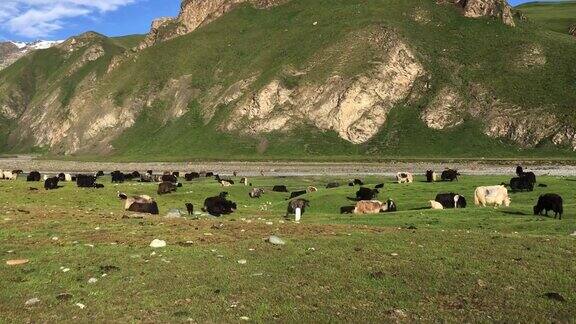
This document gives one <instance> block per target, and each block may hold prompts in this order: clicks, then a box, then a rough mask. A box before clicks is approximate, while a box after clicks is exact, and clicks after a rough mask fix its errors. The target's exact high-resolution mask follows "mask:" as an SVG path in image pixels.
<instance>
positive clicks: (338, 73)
mask: <svg viewBox="0 0 576 324" xmlns="http://www.w3.org/2000/svg"><path fill="white" fill-rule="evenodd" d="M516 23H517V27H515V28H512V27H509V26H506V25H504V24H502V23H501V22H500V21H499V20H498V19H493V18H480V19H471V18H466V17H463V16H462V15H461V11H460V10H459V9H458V8H455V7H454V6H453V5H448V4H446V5H439V4H436V2H435V1H427V0H426V1H425V0H330V1H328V0H318V1H310V0H292V1H289V2H288V3H287V4H283V5H280V6H277V7H274V8H270V9H256V8H253V7H252V6H250V5H241V6H239V7H237V8H236V9H235V10H233V11H232V12H229V13H227V14H226V15H224V16H223V17H221V18H220V19H217V20H216V21H214V22H212V23H210V24H205V25H203V26H202V27H200V28H199V29H197V30H196V31H194V32H191V33H189V34H186V35H184V36H180V37H177V38H174V39H171V40H168V41H165V42H161V43H158V44H156V45H154V46H151V47H148V48H146V49H144V50H141V51H136V52H134V51H132V50H131V49H130V48H132V47H133V46H134V45H135V44H136V43H137V42H139V41H140V39H138V38H136V39H135V38H133V37H132V38H128V39H118V38H115V39H110V38H106V37H104V36H102V35H98V34H93V33H92V34H88V35H84V36H81V37H77V39H76V40H74V41H73V42H72V41H70V40H69V41H68V42H66V43H64V44H63V45H61V46H59V47H57V48H53V49H50V50H46V51H39V52H37V53H35V54H34V55H31V56H29V57H27V58H25V59H22V60H20V61H19V62H17V63H16V64H14V65H13V66H11V67H9V68H8V69H6V70H4V71H2V72H0V107H4V108H3V109H2V111H3V114H4V116H5V117H4V118H3V119H0V130H1V131H0V137H1V136H3V138H4V144H5V145H4V150H3V151H4V152H29V151H31V150H34V151H40V152H47V153H49V154H67V155H70V154H74V155H81V156H98V157H106V158H108V157H114V158H117V159H126V160H134V159H152V160H154V159H156V160H157V159H192V158H195V159H201V158H212V159H223V158H227V159H363V158H382V157H495V156H497V157H514V156H532V157H569V158H573V157H575V156H576V155H575V154H574V149H576V132H575V131H574V129H575V127H576V105H575V104H574V103H575V102H576V41H575V40H573V39H572V38H570V37H568V36H564V35H560V34H557V33H550V32H549V31H547V30H545V29H543V28H541V27H539V26H535V25H534V24H533V23H531V22H522V21H519V20H518V21H517V22H516ZM168 27H169V28H171V29H172V30H175V29H176V28H177V26H175V25H174V24H173V23H172V22H171V23H170V25H168ZM10 116H11V117H10ZM14 116H16V117H14ZM350 120H352V121H350ZM2 134H4V135H2Z"/></svg>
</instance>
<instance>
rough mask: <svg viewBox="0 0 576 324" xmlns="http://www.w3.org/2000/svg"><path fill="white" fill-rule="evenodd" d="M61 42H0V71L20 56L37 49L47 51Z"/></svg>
mask: <svg viewBox="0 0 576 324" xmlns="http://www.w3.org/2000/svg"><path fill="white" fill-rule="evenodd" d="M60 43H62V41H42V40H39V41H35V42H31V43H23V42H11V41H9V42H0V70H2V69H4V68H6V67H7V66H9V65H10V64H12V63H14V62H16V61H17V60H18V59H19V58H21V57H22V56H24V55H26V54H28V53H30V52H32V51H35V50H39V49H47V48H50V47H52V46H55V45H58V44H60Z"/></svg>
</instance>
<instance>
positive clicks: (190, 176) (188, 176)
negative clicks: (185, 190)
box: [184, 172, 200, 181]
mask: <svg viewBox="0 0 576 324" xmlns="http://www.w3.org/2000/svg"><path fill="white" fill-rule="evenodd" d="M199 178H200V173H198V172H190V173H186V174H184V179H185V180H186V181H192V180H194V179H199Z"/></svg>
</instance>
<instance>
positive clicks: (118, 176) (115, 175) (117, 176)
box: [110, 171, 125, 183]
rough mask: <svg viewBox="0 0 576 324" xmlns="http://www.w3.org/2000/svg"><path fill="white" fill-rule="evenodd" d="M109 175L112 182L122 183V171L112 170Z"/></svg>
mask: <svg viewBox="0 0 576 324" xmlns="http://www.w3.org/2000/svg"><path fill="white" fill-rule="evenodd" d="M110 175H111V176H112V183H123V182H124V180H125V177H124V173H122V172H120V171H114V172H112V173H110Z"/></svg>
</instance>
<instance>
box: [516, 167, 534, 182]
mask: <svg viewBox="0 0 576 324" xmlns="http://www.w3.org/2000/svg"><path fill="white" fill-rule="evenodd" d="M516 175H517V176H518V177H519V178H521V179H524V181H525V182H530V183H532V184H533V185H534V184H536V175H535V174H534V172H524V168H522V166H520V165H519V166H517V167H516Z"/></svg>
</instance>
